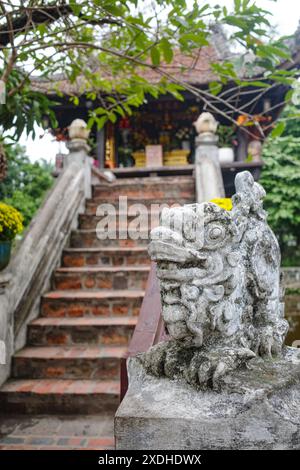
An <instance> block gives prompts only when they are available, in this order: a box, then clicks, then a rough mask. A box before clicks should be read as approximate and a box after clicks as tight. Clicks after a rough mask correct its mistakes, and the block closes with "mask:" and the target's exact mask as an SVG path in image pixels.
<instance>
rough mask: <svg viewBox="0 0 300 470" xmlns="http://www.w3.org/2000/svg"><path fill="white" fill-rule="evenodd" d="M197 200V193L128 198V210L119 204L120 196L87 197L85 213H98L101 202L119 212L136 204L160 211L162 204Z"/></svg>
mask: <svg viewBox="0 0 300 470" xmlns="http://www.w3.org/2000/svg"><path fill="white" fill-rule="evenodd" d="M195 200H196V196H195V194H190V195H189V196H187V197H180V198H177V197H174V198H170V197H165V198H159V199H155V198H152V199H144V198H143V197H141V198H140V199H131V198H128V199H127V210H125V208H124V207H123V205H121V204H119V199H118V196H116V197H113V198H111V199H110V200H107V199H105V200H104V199H101V198H93V199H86V204H85V213H86V214H96V212H97V209H98V207H99V206H100V205H101V204H107V203H109V204H112V206H113V207H115V209H116V211H117V212H118V211H119V212H124V211H125V212H127V211H130V212H131V211H132V210H133V209H132V206H133V205H136V204H143V205H144V206H145V207H146V208H148V210H150V209H151V210H153V211H159V209H160V206H161V205H163V206H166V207H167V206H168V207H170V206H173V205H175V204H176V205H181V206H183V205H184V204H193V203H194V202H195ZM98 210H99V209H98Z"/></svg>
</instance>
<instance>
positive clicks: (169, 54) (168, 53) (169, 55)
mask: <svg viewBox="0 0 300 470" xmlns="http://www.w3.org/2000/svg"><path fill="white" fill-rule="evenodd" d="M160 46H161V50H162V53H163V56H164V59H165V61H166V62H167V64H170V63H171V62H172V60H173V49H172V46H171V44H170V42H169V41H168V39H167V38H163V39H162V40H161V42H160Z"/></svg>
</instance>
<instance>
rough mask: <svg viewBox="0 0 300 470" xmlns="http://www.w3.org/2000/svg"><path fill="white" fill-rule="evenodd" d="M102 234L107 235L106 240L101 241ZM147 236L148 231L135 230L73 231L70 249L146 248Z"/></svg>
mask: <svg viewBox="0 0 300 470" xmlns="http://www.w3.org/2000/svg"><path fill="white" fill-rule="evenodd" d="M102 234H106V236H107V235H108V238H105V239H101V237H102ZM149 234H150V229H149V230H144V229H142V230H140V231H136V230H135V231H132V232H130V233H129V232H128V231H127V230H125V229H120V230H117V231H116V232H114V231H111V230H110V231H107V230H99V231H98V230H97V231H96V230H73V231H72V232H71V237H70V246H71V247H72V248H100V247H106V246H112V247H113V246H114V247H116V248H117V247H120V248H124V247H135V246H147V245H148V244H149Z"/></svg>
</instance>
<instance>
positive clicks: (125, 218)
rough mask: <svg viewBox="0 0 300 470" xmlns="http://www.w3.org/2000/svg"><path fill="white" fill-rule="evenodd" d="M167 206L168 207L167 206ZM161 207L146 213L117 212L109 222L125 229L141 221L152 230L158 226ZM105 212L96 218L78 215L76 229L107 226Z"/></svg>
mask: <svg viewBox="0 0 300 470" xmlns="http://www.w3.org/2000/svg"><path fill="white" fill-rule="evenodd" d="M168 206H169V205H168ZM162 209H163V206H161V209H160V210H149V211H147V212H146V213H144V212H142V215H141V212H137V211H135V210H132V211H130V212H119V211H116V212H115V213H114V212H113V213H112V214H110V216H111V220H112V221H113V222H114V221H115V224H116V227H121V228H124V227H125V228H126V227H131V226H132V224H133V223H135V224H136V223H138V221H141V223H143V224H147V225H148V227H150V229H151V230H152V229H153V228H155V227H158V225H159V220H160V219H159V217H160V214H161V211H162ZM107 220H108V219H107V212H105V216H97V215H95V214H80V215H79V217H78V228H79V229H96V228H97V227H98V228H101V227H102V225H103V224H107Z"/></svg>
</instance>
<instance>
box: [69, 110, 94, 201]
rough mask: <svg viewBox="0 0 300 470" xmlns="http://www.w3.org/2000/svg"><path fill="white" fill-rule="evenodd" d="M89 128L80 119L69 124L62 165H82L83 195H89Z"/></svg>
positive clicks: (87, 196) (88, 196)
mask: <svg viewBox="0 0 300 470" xmlns="http://www.w3.org/2000/svg"><path fill="white" fill-rule="evenodd" d="M89 134H90V130H89V129H88V128H87V124H86V123H85V121H83V120H82V119H75V120H74V121H73V122H72V123H71V125H70V126H69V137H70V140H69V142H67V147H68V150H69V152H70V153H69V155H67V156H66V157H65V161H64V166H65V167H67V166H69V165H71V164H74V163H75V164H77V165H78V166H83V167H84V169H85V197H86V198H90V197H91V167H92V165H91V158H90V157H89V155H88V154H89V152H90V150H91V148H90V146H89V145H88V143H87V140H88V138H89Z"/></svg>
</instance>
